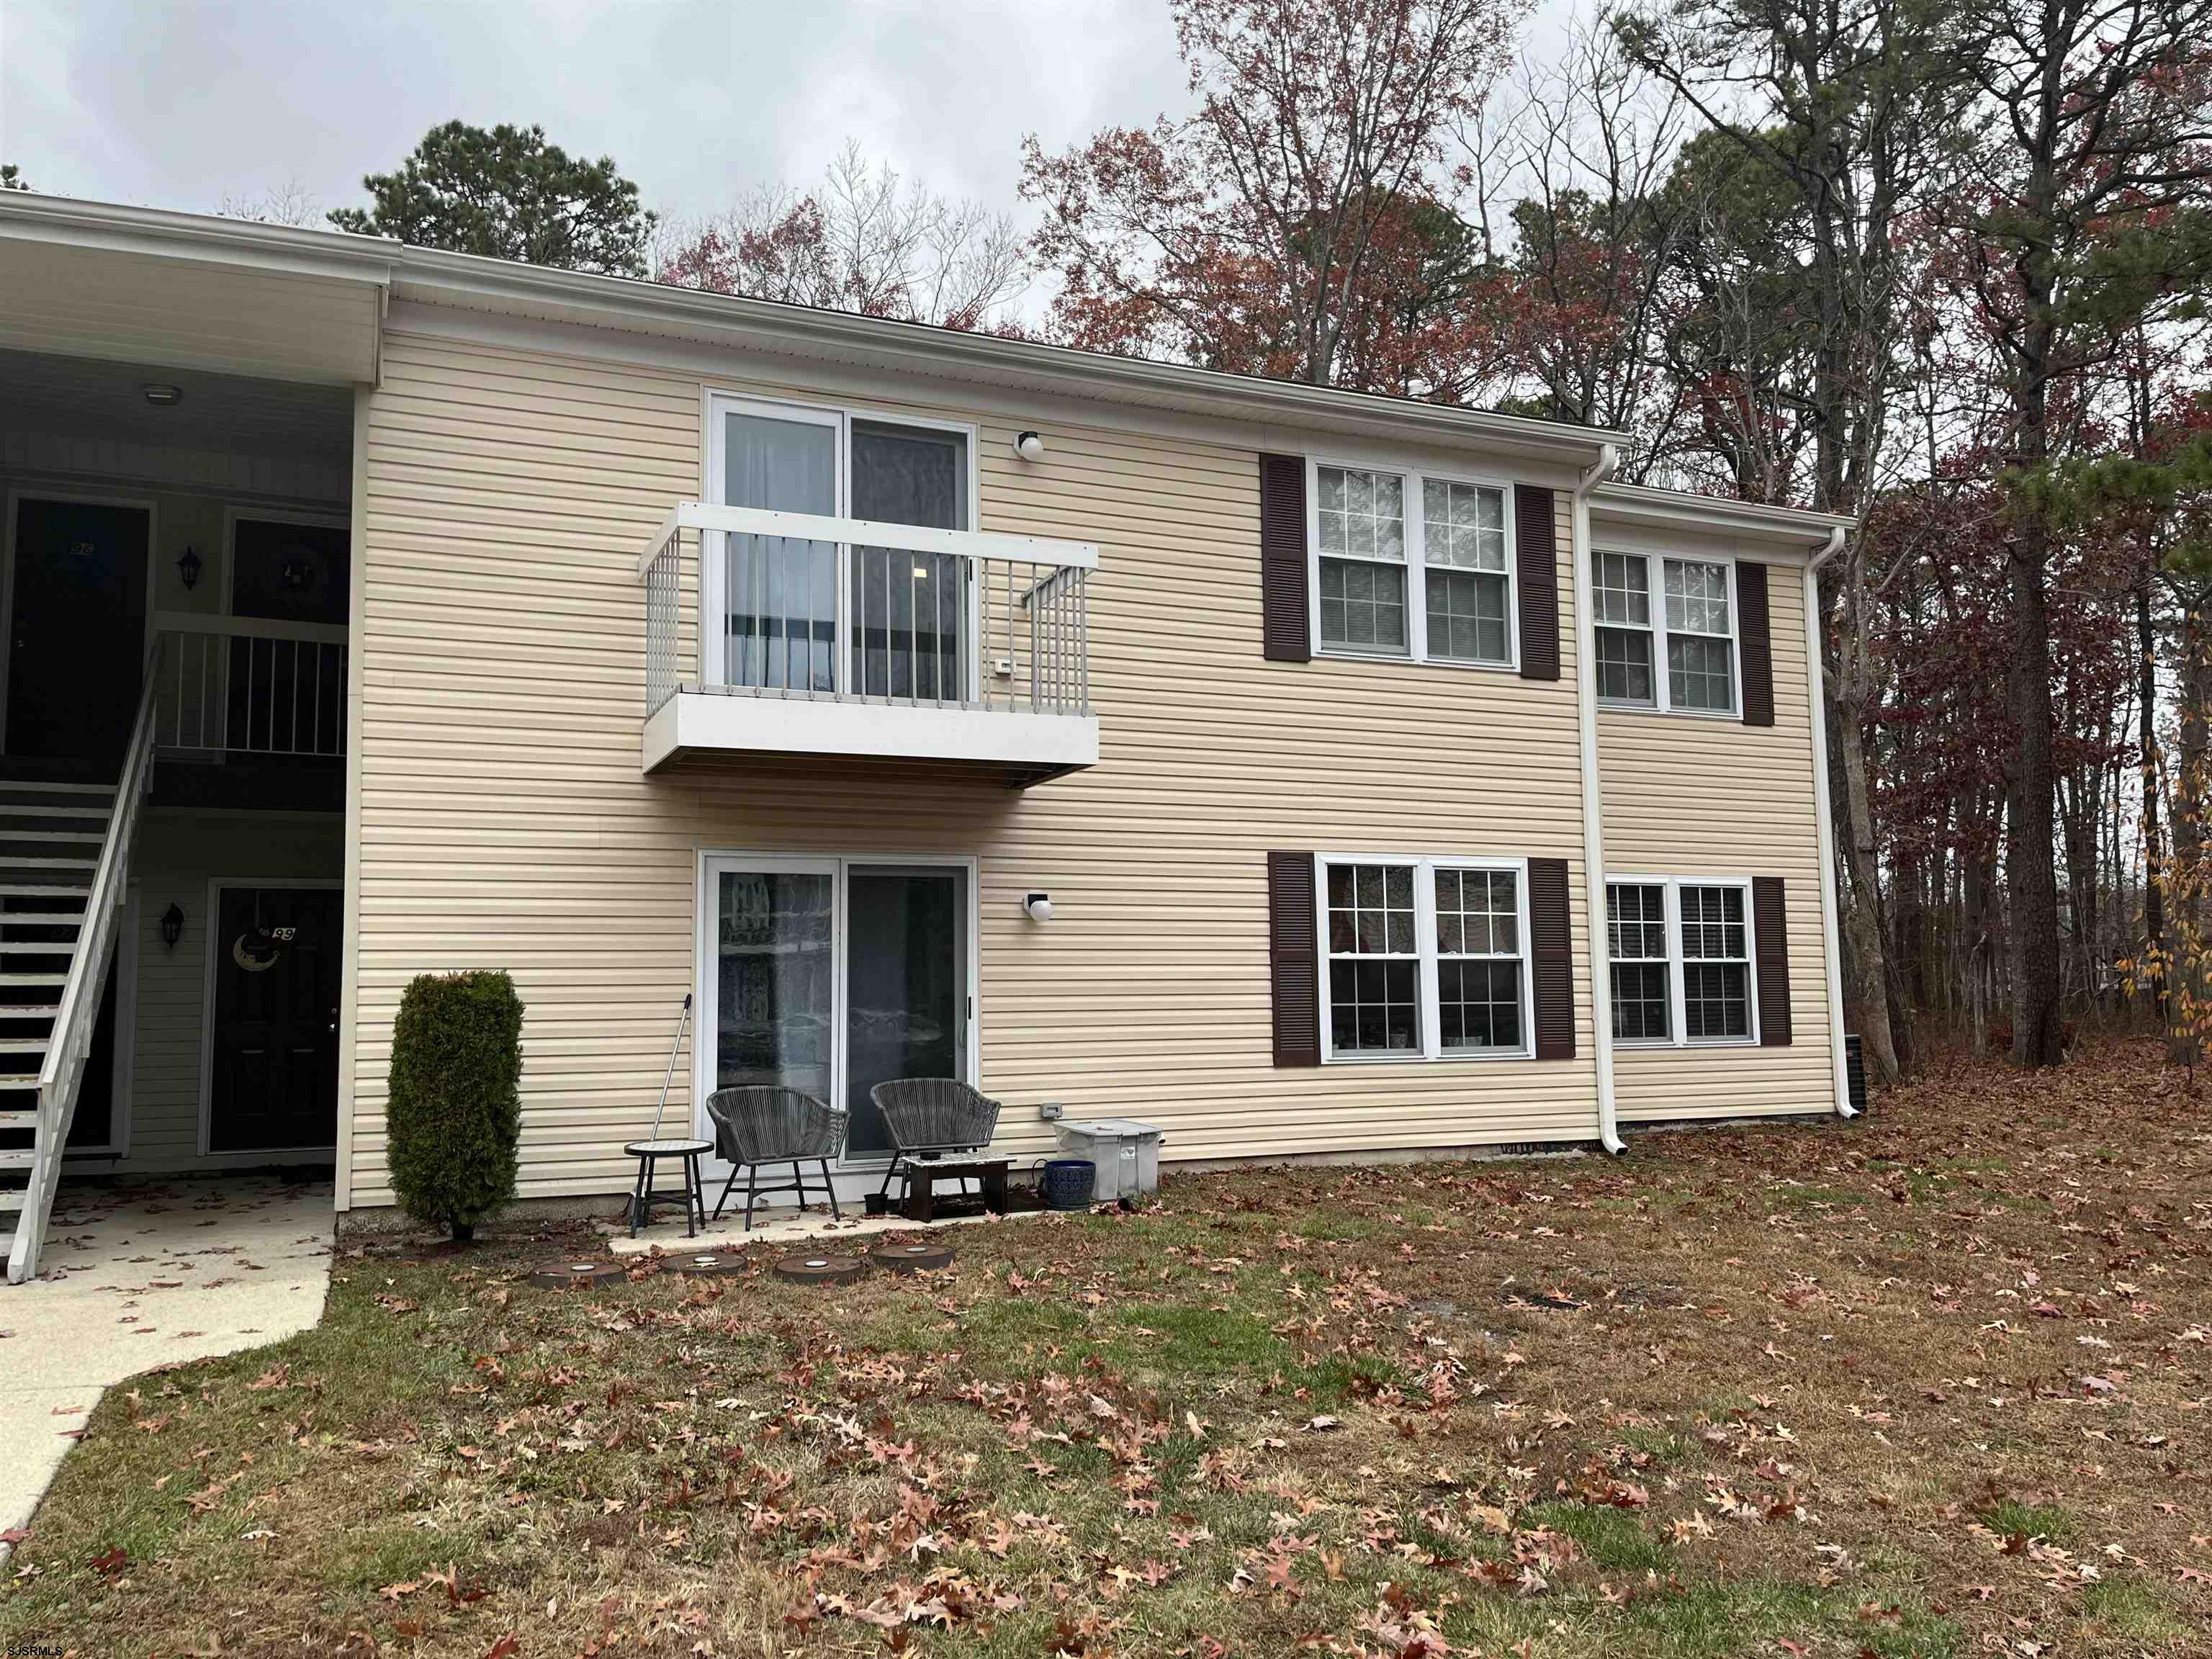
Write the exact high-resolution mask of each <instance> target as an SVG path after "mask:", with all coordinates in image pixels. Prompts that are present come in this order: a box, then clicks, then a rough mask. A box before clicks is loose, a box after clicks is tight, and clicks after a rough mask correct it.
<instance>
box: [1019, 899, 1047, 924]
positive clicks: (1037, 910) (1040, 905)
mask: <svg viewBox="0 0 2212 1659" xmlns="http://www.w3.org/2000/svg"><path fill="white" fill-rule="evenodd" d="M1022 908H1023V909H1024V910H1026V911H1028V912H1029V913H1030V921H1051V920H1052V895H1051V894H1049V893H1031V894H1030V895H1029V896H1027V897H1025V898H1024V899H1023V900H1022Z"/></svg>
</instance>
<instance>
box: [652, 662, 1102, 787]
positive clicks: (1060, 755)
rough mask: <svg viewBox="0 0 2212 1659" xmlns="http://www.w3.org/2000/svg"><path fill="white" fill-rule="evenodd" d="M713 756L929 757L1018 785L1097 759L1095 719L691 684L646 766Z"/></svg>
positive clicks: (663, 718)
mask: <svg viewBox="0 0 2212 1659" xmlns="http://www.w3.org/2000/svg"><path fill="white" fill-rule="evenodd" d="M710 755H751V756H760V757H771V756H772V757H776V758H777V759H779V760H784V761H789V760H793V759H798V758H805V757H817V758H823V759H841V760H882V761H907V762H915V761H920V762H931V763H937V764H938V765H939V766H944V767H950V768H953V769H958V770H961V771H965V772H971V773H976V774H981V775H1000V776H1002V777H1003V778H1004V779H1005V781H1007V782H1009V783H1012V784H1013V785H1015V786H1016V787H1026V786H1027V785H1029V784H1031V783H1038V782H1042V781H1044V780H1045V779H1047V778H1054V777H1059V776H1060V775H1062V774H1064V773H1067V772H1073V771H1078V770H1080V769H1082V768H1084V767H1087V766H1095V765H1097V763H1098V717H1097V715H1096V714H1030V713H1027V712H1024V711H1017V710H1011V709H1003V708H960V707H953V706H945V707H936V706H931V705H926V704H913V703H895V702H866V701H861V700H858V699H851V700H848V699H842V698H834V697H819V696H778V695H775V694H773V693H770V694H766V695H763V694H762V693H758V692H753V691H746V690H702V689H700V688H697V687H691V686H687V687H684V688H683V689H682V690H678V692H677V693H676V695H675V696H672V697H671V698H669V699H668V701H667V702H664V703H663V704H661V706H660V707H659V709H657V710H656V711H655V712H654V713H653V714H651V715H649V716H647V720H646V722H645V732H644V738H643V744H642V760H643V765H644V769H645V770H646V771H647V772H654V771H658V770H659V769H661V768H662V767H664V766H667V765H670V764H671V763H678V762H681V761H685V760H696V759H698V758H701V757H706V756H710Z"/></svg>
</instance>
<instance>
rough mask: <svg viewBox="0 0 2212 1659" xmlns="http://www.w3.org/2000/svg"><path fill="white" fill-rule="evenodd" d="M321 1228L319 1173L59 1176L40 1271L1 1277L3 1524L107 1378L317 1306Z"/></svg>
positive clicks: (326, 1213) (239, 1340)
mask: <svg viewBox="0 0 2212 1659" xmlns="http://www.w3.org/2000/svg"><path fill="white" fill-rule="evenodd" d="M45 1259H46V1271H45V1272H44V1273H42V1274H41V1275H40V1277H39V1278H38V1279H33V1281H32V1282H31V1283H29V1284H27V1285H0V1446H5V1447H6V1448H7V1449H8V1452H9V1455H8V1456H7V1457H5V1458H4V1459H0V1530H4V1529H7V1528H21V1527H24V1526H27V1525H28V1523H29V1522H30V1520H31V1516H32V1511H33V1510H34V1509H35V1508H36V1507H37V1505H38V1502H39V1499H40V1497H41V1496H43V1495H44V1493H45V1492H46V1487H47V1486H48V1484H49V1483H50V1482H51V1481H52V1480H53V1477H54V1471H55V1470H56V1469H57V1468H59V1467H60V1466H61V1462H62V1458H63V1456H64V1455H65V1454H66V1453H67V1452H68V1450H69V1449H70V1447H71V1446H73V1445H74V1444H76V1437H77V1435H78V1434H80V1433H81V1432H82V1431H83V1428H84V1425H85V1421H86V1418H87V1416H88V1413H90V1412H91V1410H92V1408H93V1407H94V1405H96V1404H97V1403H98V1402H99V1400H100V1395H101V1394H102V1393H103V1392H105V1391H106V1389H108V1388H110V1387H112V1386H113V1385H114V1384H116V1383H121V1382H123V1381H125V1379H127V1378H129V1377H131V1376H136V1375H137V1373H139V1372H140V1371H143V1370H149V1369H151V1368H152V1367H154V1366H155V1365H165V1364H174V1363H175V1362H177V1361H179V1360H185V1359H205V1358H211V1357H213V1356H215V1355H217V1354H226V1353H234V1352H237V1351H239V1350H240V1349H241V1348H252V1347H258V1346H261V1345H262V1344H264V1343H269V1342H276V1341H279V1340H282V1339H283V1338H285V1337H288V1336H290V1335H292V1334H295V1332H299V1331H303V1330H306V1329H307V1328H309V1327H310V1326H312V1325H313V1324H314V1322H316V1321H317V1320H318V1319H319V1318H321V1317H322V1312H323V1297H324V1296H325V1292H327V1291H328V1290H329V1289H330V1280H331V1187H330V1183H329V1182H288V1181H284V1180H281V1179H278V1178H276V1177H271V1176H226V1177H208V1178H204V1179H202V1178H195V1179H189V1180H187V1179H177V1180H169V1181H143V1182H135V1181H134V1182H114V1183H112V1184H101V1185H64V1187H63V1188H62V1189H61V1192H60V1194H59V1196H58V1200H57V1201H56V1203H55V1205H54V1212H53V1222H52V1228H51V1230H50V1231H49V1232H48V1235H47V1243H46V1255H45ZM5 1553H6V1547H5V1546H4V1545H0V1559H4V1556H5Z"/></svg>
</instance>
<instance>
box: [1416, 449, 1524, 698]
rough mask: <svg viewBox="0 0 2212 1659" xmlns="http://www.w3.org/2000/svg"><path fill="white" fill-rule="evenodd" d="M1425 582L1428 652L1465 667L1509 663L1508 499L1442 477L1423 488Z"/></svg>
mask: <svg viewBox="0 0 2212 1659" xmlns="http://www.w3.org/2000/svg"><path fill="white" fill-rule="evenodd" d="M1421 562H1422V568H1423V576H1422V580H1423V582H1424V583H1425V586H1426V589H1427V592H1426V596H1425V597H1426V599H1427V605H1428V613H1427V617H1426V621H1427V623H1428V653H1429V655H1430V656H1431V657H1444V658H1449V659H1453V660H1455V661H1460V662H1486V663H1500V664H1503V663H1506V662H1510V660H1511V659H1512V656H1513V644H1512V640H1513V635H1512V627H1511V624H1510V622H1509V621H1508V617H1509V614H1510V612H1509V609H1508V607H1509V605H1510V602H1511V580H1510V577H1509V575H1508V574H1507V569H1506V550H1505V492H1504V490H1502V489H1489V488H1486V486H1484V485H1481V484H1468V483H1451V482H1450V481H1449V480H1446V479H1442V478H1425V479H1423V480H1422V481H1421Z"/></svg>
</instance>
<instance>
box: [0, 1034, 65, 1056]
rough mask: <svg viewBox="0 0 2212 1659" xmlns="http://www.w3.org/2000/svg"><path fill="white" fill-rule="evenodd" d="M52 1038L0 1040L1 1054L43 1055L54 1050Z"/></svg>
mask: <svg viewBox="0 0 2212 1659" xmlns="http://www.w3.org/2000/svg"><path fill="white" fill-rule="evenodd" d="M53 1046H54V1045H53V1041H52V1038H50V1037H5V1038H0V1054H44V1053H46V1050H47V1049H49V1048H52V1047H53Z"/></svg>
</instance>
